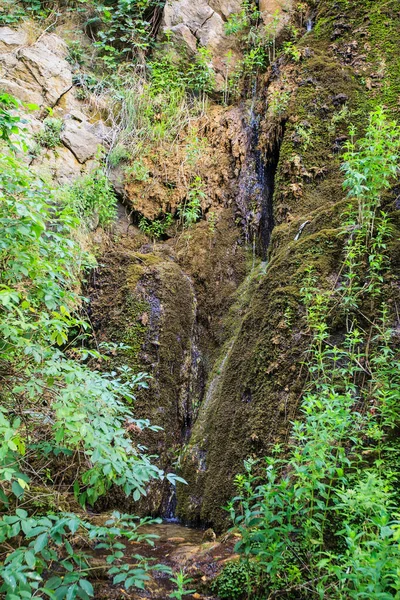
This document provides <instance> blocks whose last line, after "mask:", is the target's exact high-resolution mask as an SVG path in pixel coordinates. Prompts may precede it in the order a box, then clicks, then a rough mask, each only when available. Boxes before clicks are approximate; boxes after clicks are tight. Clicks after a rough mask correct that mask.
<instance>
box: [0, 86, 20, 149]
mask: <svg viewBox="0 0 400 600" xmlns="http://www.w3.org/2000/svg"><path fill="white" fill-rule="evenodd" d="M18 107H19V102H18V100H16V98H14V97H13V96H10V95H9V94H5V93H3V94H0V139H2V140H4V141H5V142H7V143H10V137H11V135H12V134H18V133H19V132H20V128H19V124H20V123H21V118H20V117H19V116H17V115H13V114H11V110H15V109H16V108H18Z"/></svg>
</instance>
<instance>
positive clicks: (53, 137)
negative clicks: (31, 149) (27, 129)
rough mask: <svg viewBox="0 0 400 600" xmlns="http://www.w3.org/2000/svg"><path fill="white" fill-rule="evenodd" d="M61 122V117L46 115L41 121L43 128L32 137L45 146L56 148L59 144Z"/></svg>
mask: <svg viewBox="0 0 400 600" xmlns="http://www.w3.org/2000/svg"><path fill="white" fill-rule="evenodd" d="M62 129H63V122H62V120H61V119H54V118H53V117H48V118H47V119H45V120H44V121H43V129H42V130H41V131H39V132H38V133H36V134H35V136H34V139H35V141H36V142H38V144H40V145H41V146H43V147H45V148H57V146H60V145H61V137H60V136H61V131H62Z"/></svg>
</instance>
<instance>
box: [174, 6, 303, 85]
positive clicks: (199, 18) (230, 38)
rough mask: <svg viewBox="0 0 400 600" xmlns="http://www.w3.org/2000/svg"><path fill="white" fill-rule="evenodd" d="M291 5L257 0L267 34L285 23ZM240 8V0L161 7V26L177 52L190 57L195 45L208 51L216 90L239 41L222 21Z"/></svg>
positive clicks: (237, 53)
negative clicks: (162, 13)
mask: <svg viewBox="0 0 400 600" xmlns="http://www.w3.org/2000/svg"><path fill="white" fill-rule="evenodd" d="M292 5H293V0H260V3H259V9H260V12H261V15H262V18H263V20H264V22H265V24H266V25H267V26H271V27H272V29H271V34H273V35H275V36H278V35H279V33H280V31H281V30H282V29H283V27H284V26H285V25H286V24H287V23H288V22H289V19H290V10H291V8H292ZM242 10H243V4H242V2H241V0H198V1H197V2H193V1H192V0H167V3H166V5H165V8H164V17H163V22H162V29H163V31H164V33H166V32H169V36H170V39H171V40H172V42H173V43H174V44H175V45H176V46H177V47H178V48H179V50H180V51H181V52H182V51H183V52H186V54H188V55H189V56H192V55H194V53H195V52H196V49H197V47H205V48H208V49H209V50H210V54H211V57H212V64H213V68H214V70H215V72H216V79H217V81H216V85H217V89H220V90H221V89H223V86H224V77H225V76H226V73H227V71H228V70H231V69H232V68H233V67H234V65H235V62H236V61H238V60H239V59H240V58H241V46H240V41H239V39H238V37H237V36H234V35H227V33H226V28H225V24H226V22H227V21H228V19H229V17H230V16H231V15H232V14H234V13H240V12H241V11H242ZM228 57H229V58H228ZM228 65H229V67H228Z"/></svg>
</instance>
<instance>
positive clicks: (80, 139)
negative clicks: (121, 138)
mask: <svg viewBox="0 0 400 600" xmlns="http://www.w3.org/2000/svg"><path fill="white" fill-rule="evenodd" d="M61 141H62V142H63V144H64V145H65V146H66V147H67V148H69V149H70V150H71V152H72V153H73V155H74V156H75V157H76V158H77V160H78V161H79V162H80V163H81V164H83V163H85V162H86V161H87V160H89V159H90V158H93V156H94V155H95V154H96V152H97V148H98V146H99V144H100V143H101V142H100V140H99V138H98V137H97V136H96V135H94V134H93V133H92V132H91V131H90V127H89V126H88V125H87V123H80V122H79V121H76V120H75V119H72V118H69V119H67V120H66V121H65V122H64V129H63V130H62V132H61Z"/></svg>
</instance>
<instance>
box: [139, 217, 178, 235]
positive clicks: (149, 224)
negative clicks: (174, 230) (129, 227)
mask: <svg viewBox="0 0 400 600" xmlns="http://www.w3.org/2000/svg"><path fill="white" fill-rule="evenodd" d="M172 223H173V216H172V215H171V213H167V214H166V215H165V216H164V217H163V218H160V219H154V220H153V221H150V220H149V219H146V218H145V217H142V218H141V219H140V221H139V229H140V231H143V233H145V234H146V235H148V236H149V237H151V238H152V239H153V240H158V239H160V238H162V237H163V236H164V235H165V234H166V233H167V230H168V228H169V227H171V225H172Z"/></svg>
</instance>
